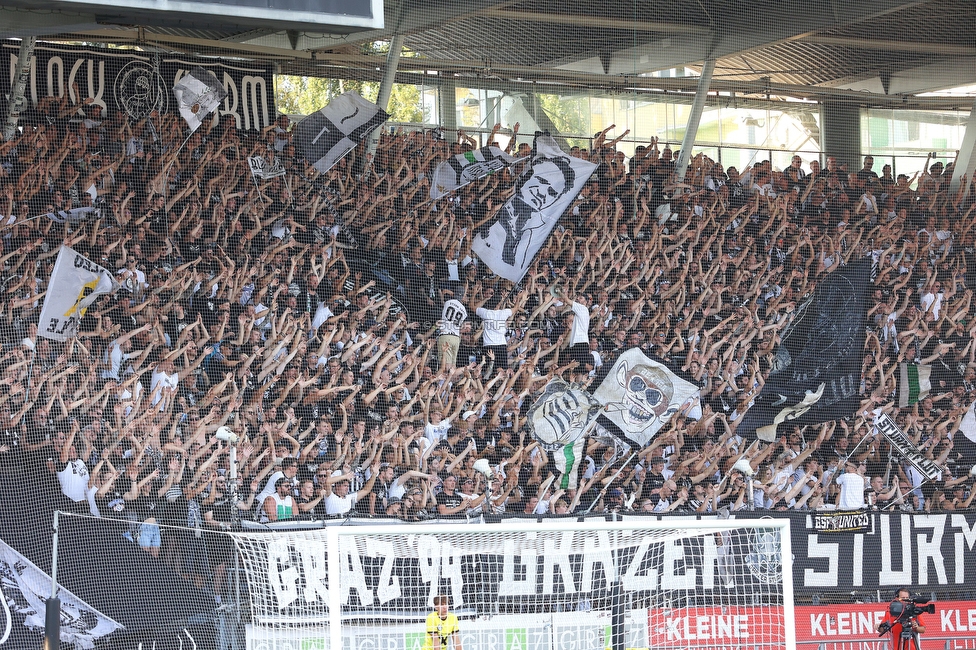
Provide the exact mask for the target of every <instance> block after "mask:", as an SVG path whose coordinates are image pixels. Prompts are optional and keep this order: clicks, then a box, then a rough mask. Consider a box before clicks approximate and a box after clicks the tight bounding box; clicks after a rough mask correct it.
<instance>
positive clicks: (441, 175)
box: [430, 147, 517, 199]
mask: <svg viewBox="0 0 976 650" xmlns="http://www.w3.org/2000/svg"><path fill="white" fill-rule="evenodd" d="M514 162H517V161H516V160H515V158H513V157H511V156H510V155H508V154H507V153H505V152H504V151H502V150H501V149H499V148H498V147H481V148H480V149H475V150H473V151H466V152H464V153H459V154H457V155H456V156H451V157H450V158H448V159H447V160H445V161H444V162H442V163H441V164H439V165H438V166H437V168H436V169H435V170H434V175H433V179H432V180H431V183H430V198H432V199H439V198H441V197H442V196H444V195H445V194H449V193H451V192H453V191H454V190H456V189H458V188H459V187H464V186H465V185H467V184H468V183H472V182H474V181H476V180H479V179H482V178H484V177H485V176H488V175H489V174H494V173H495V172H497V171H499V170H502V169H504V168H505V167H506V166H508V165H511V164H512V163H514Z"/></svg>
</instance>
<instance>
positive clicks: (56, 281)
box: [37, 246, 119, 341]
mask: <svg viewBox="0 0 976 650" xmlns="http://www.w3.org/2000/svg"><path fill="white" fill-rule="evenodd" d="M118 288H119V283H118V282H117V281H116V280H115V277H114V276H113V275H112V273H111V272H110V271H109V270H108V269H106V268H104V267H102V266H100V265H98V264H96V263H95V262H92V261H91V260H90V259H88V258H87V257H85V256H84V255H80V254H78V253H76V252H75V251H73V250H71V249H70V248H68V247H67V246H62V247H61V251H60V252H59V253H58V259H57V261H56V262H55V263H54V271H53V272H52V273H51V281H50V282H49V283H48V287H47V294H46V295H45V296H44V305H43V306H42V307H41V316H40V319H39V321H38V324H37V333H38V335H40V336H43V337H45V338H49V339H54V340H55V341H67V340H68V339H69V338H71V337H73V336H75V335H76V334H77V333H78V323H79V321H81V319H82V317H83V316H84V315H85V310H87V309H88V307H89V306H91V304H92V303H93V302H95V299H96V298H98V297H99V296H102V295H105V294H108V293H113V292H114V291H116V290H117V289H118Z"/></svg>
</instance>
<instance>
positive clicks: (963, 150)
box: [949, 102, 976, 199]
mask: <svg viewBox="0 0 976 650" xmlns="http://www.w3.org/2000/svg"><path fill="white" fill-rule="evenodd" d="M974 172H976V102H974V103H973V107H972V109H971V110H970V111H969V120H967V121H966V134H965V135H964V136H962V145H960V147H959V155H958V156H957V157H956V164H955V166H954V168H953V172H952V181H951V182H950V183H949V195H950V196H953V195H955V193H956V192H957V191H959V185H960V183H962V177H963V174H965V176H966V187H964V188H963V191H962V197H960V198H963V199H964V198H966V194H968V193H969V188H970V187H972V184H973V173H974Z"/></svg>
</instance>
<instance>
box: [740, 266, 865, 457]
mask: <svg viewBox="0 0 976 650" xmlns="http://www.w3.org/2000/svg"><path fill="white" fill-rule="evenodd" d="M870 281H871V259H870V258H868V259H864V260H860V261H858V262H855V263H853V264H849V265H848V266H845V267H843V268H841V269H839V270H837V271H834V272H833V273H831V274H829V275H828V276H827V277H826V278H824V279H823V280H822V281H821V282H820V284H818V285H817V288H816V290H815V291H814V293H813V296H812V297H811V298H810V299H809V300H808V301H807V302H805V303H804V304H803V305H801V306H800V308H799V310H798V313H797V315H796V317H795V319H794V320H793V322H792V323H790V325H789V327H787V329H786V332H785V333H784V334H783V338H782V341H781V342H780V345H779V347H778V348H777V349H776V352H775V358H774V360H773V369H772V371H771V372H770V374H769V378H768V379H767V380H766V384H765V386H763V389H762V392H761V393H760V394H759V396H758V397H756V402H755V404H754V405H753V406H752V408H750V409H749V410H748V411H746V413H745V415H744V416H743V417H742V422H741V423H740V424H739V427H738V429H737V430H736V433H738V434H739V435H741V436H743V437H745V438H746V439H752V438H755V437H759V438H760V439H761V440H773V439H775V437H776V434H777V431H776V429H777V427H778V426H779V425H780V424H781V423H784V422H785V423H790V424H798V425H801V426H804V425H808V424H818V423H820V422H829V421H831V420H837V419H840V418H845V417H847V416H849V415H851V414H852V413H854V411H856V410H857V407H858V406H859V405H860V395H859V393H860V388H861V363H862V361H863V359H864V339H865V329H864V322H865V318H866V314H867V296H866V293H867V288H868V285H869V283H870Z"/></svg>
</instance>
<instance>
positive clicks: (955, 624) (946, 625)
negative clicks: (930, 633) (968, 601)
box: [939, 609, 976, 632]
mask: <svg viewBox="0 0 976 650" xmlns="http://www.w3.org/2000/svg"><path fill="white" fill-rule="evenodd" d="M939 622H940V623H941V624H942V627H941V629H940V630H939V631H940V632H976V609H967V610H966V615H965V622H964V621H963V613H962V611H961V610H959V609H943V610H939Z"/></svg>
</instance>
